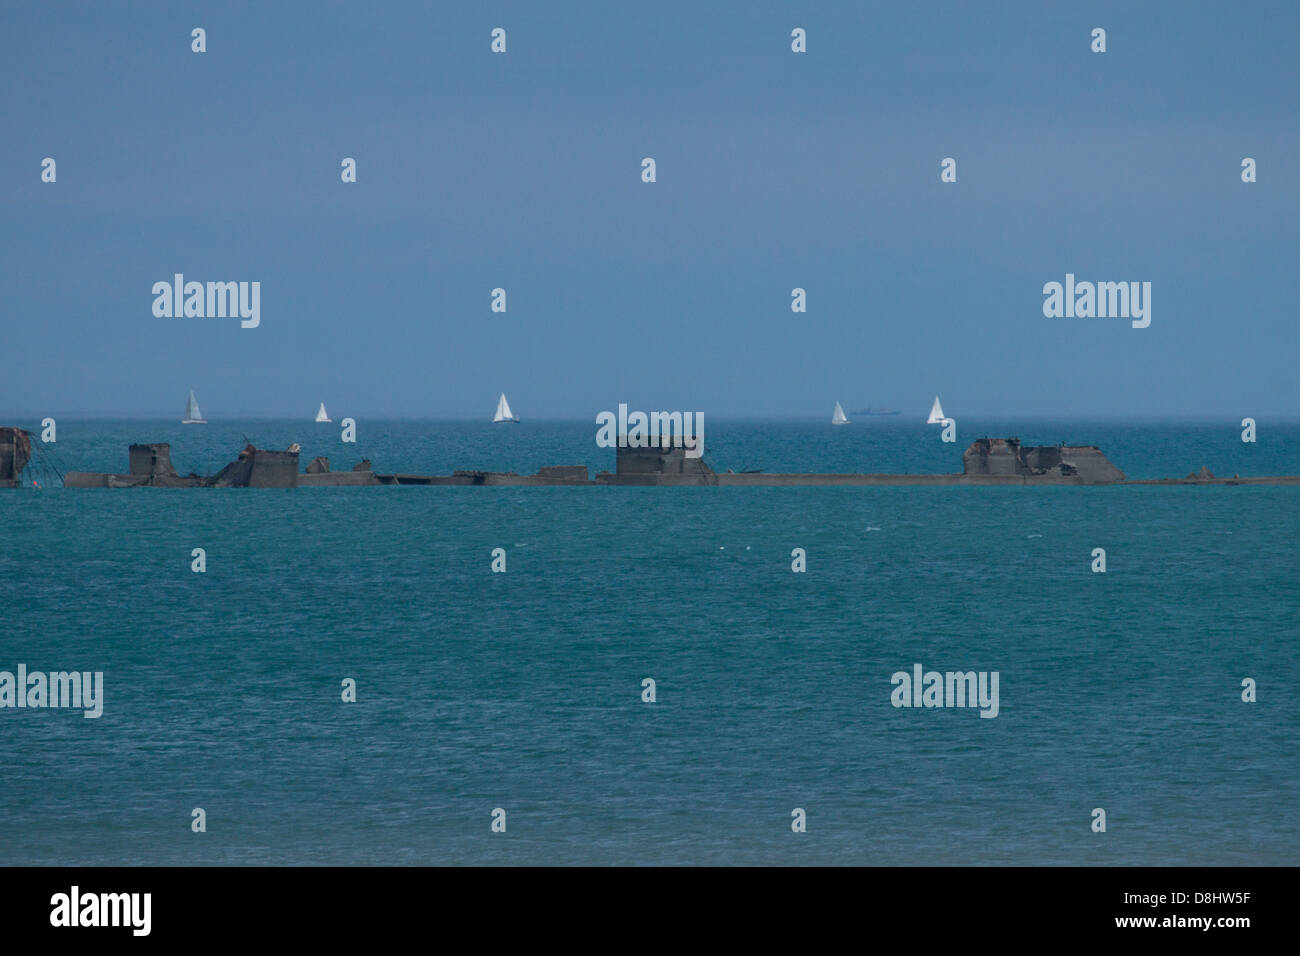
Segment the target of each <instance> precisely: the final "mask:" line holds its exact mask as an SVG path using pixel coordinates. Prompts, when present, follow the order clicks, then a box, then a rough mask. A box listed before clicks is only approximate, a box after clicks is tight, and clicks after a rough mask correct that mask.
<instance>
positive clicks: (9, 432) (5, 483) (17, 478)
mask: <svg viewBox="0 0 1300 956" xmlns="http://www.w3.org/2000/svg"><path fill="white" fill-rule="evenodd" d="M31 460H32V433H31V432H29V431H24V430H23V429H21V428H13V427H4V428H0V488H17V487H18V485H19V483H20V482H21V480H22V473H23V469H24V468H26V467H27V463H28V462H29V461H31Z"/></svg>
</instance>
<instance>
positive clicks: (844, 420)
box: [831, 402, 849, 425]
mask: <svg viewBox="0 0 1300 956" xmlns="http://www.w3.org/2000/svg"><path fill="white" fill-rule="evenodd" d="M848 423H849V416H847V415H845V414H844V408H843V406H841V405H840V403H839V402H836V403H835V411H834V413H832V415H831V424H832V425H847V424H848Z"/></svg>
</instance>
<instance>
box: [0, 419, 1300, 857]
mask: <svg viewBox="0 0 1300 956" xmlns="http://www.w3.org/2000/svg"><path fill="white" fill-rule="evenodd" d="M24 424H26V425H27V427H35V423H34V422H33V423H24ZM709 426H710V428H711V431H709V432H707V434H706V458H708V459H709V460H710V462H711V463H712V464H713V465H714V466H715V467H718V468H723V469H725V468H727V467H733V468H735V469H736V470H744V469H749V468H765V469H768V470H801V471H802V470H811V471H954V470H959V468H960V464H959V462H960V449H961V448H962V447H964V445H965V443H966V442H967V441H968V440H969V439H970V438H973V437H977V436H978V435H981V434H986V433H987V434H994V435H1000V434H1007V433H1011V434H1017V433H1018V434H1020V436H1021V437H1022V438H1023V439H1024V440H1025V441H1026V442H1030V443H1033V442H1053V441H1057V440H1066V441H1070V442H1080V443H1084V442H1086V443H1095V444H1098V445H1100V446H1101V447H1102V448H1103V450H1105V451H1106V452H1107V453H1108V454H1109V455H1110V457H1111V458H1112V460H1113V461H1115V463H1116V464H1118V465H1119V466H1120V467H1121V468H1123V469H1124V470H1125V471H1126V472H1127V473H1128V474H1129V475H1130V477H1162V476H1166V475H1167V476H1181V475H1183V474H1186V473H1187V472H1189V471H1193V470H1195V469H1196V468H1199V467H1200V466H1201V465H1203V464H1204V465H1208V466H1209V467H1210V468H1211V470H1213V471H1215V472H1216V473H1218V474H1232V473H1234V472H1238V473H1240V474H1243V475H1247V474H1272V473H1287V474H1296V473H1300V454H1297V452H1296V449H1298V448H1300V427H1297V426H1296V425H1294V424H1292V425H1277V426H1273V427H1271V428H1261V434H1260V441H1259V443H1257V444H1255V445H1246V444H1243V443H1242V442H1241V441H1240V427H1239V426H1237V423H1236V421H1233V420H1228V421H1226V422H1219V423H1214V422H1201V423H1104V422H1102V423H1096V422H1094V423H1086V422H1076V423H1067V424H1065V425H1060V424H1049V423H1033V422H1029V423H1023V422H1022V423H1001V422H988V423H973V424H972V425H966V424H965V423H963V425H962V426H961V428H962V431H963V434H962V435H961V436H960V438H961V441H960V442H959V443H958V444H957V445H955V446H954V445H944V444H942V443H940V442H939V441H938V440H937V431H936V430H934V429H927V428H924V427H923V426H919V425H913V424H910V423H896V422H883V423H876V422H869V423H857V422H855V423H854V425H852V426H849V427H847V428H843V429H831V428H830V427H829V425H827V424H825V423H812V422H772V423H757V422H734V423H727V422H721V423H716V424H715V423H712V422H710V423H709ZM593 434H594V426H593V425H588V424H586V423H576V422H575V423H539V422H533V423H530V422H525V423H523V424H522V425H518V426H499V427H495V428H494V427H492V426H489V425H486V424H481V423H456V422H375V423H372V422H361V423H359V428H358V438H359V440H358V444H357V445H356V446H355V447H354V446H350V445H343V444H341V443H340V442H339V441H338V425H337V424H335V425H332V426H315V425H311V424H302V423H290V422H246V423H232V424H226V425H218V424H213V425H210V426H206V427H197V426H195V427H190V428H185V429H182V428H181V426H179V425H173V424H171V423H161V422H158V423H141V422H60V424H59V433H58V438H59V441H58V443H57V444H56V445H55V446H54V451H55V454H56V455H57V457H58V460H59V461H60V462H62V464H63V465H64V466H66V467H70V468H75V469H77V470H114V471H125V470H126V444H127V443H128V442H130V441H149V440H165V441H171V442H172V443H173V453H172V457H173V460H174V462H175V464H176V465H177V467H178V468H179V469H180V470H182V471H189V470H191V469H193V470H196V471H199V472H202V473H211V472H214V471H216V470H217V468H219V467H220V466H221V465H222V464H223V463H224V462H225V461H227V460H229V459H230V458H231V457H233V455H234V452H235V451H237V450H238V448H239V447H240V446H241V445H242V443H243V438H244V437H247V438H249V439H251V440H253V441H255V442H256V443H257V444H258V445H260V446H266V447H284V446H285V445H287V444H288V442H290V441H299V442H301V443H302V445H303V455H304V459H305V458H307V457H310V456H311V455H315V454H328V455H330V457H331V460H332V461H333V462H334V463H335V467H350V466H351V465H352V464H353V463H355V461H356V460H358V459H359V458H360V457H361V456H362V455H363V454H364V455H367V456H369V457H370V458H371V459H372V460H373V461H374V463H375V467H376V469H377V470H380V471H426V472H448V471H450V470H452V469H453V468H461V467H467V468H506V469H511V470H516V471H520V472H527V471H532V470H534V469H535V468H536V467H538V466H540V465H543V464H569V463H581V462H587V463H588V464H590V465H591V466H592V468H593V470H594V469H595V468H612V467H613V462H612V453H611V452H608V451H606V450H602V449H597V448H596V447H595V445H594V442H593V441H592V436H593ZM0 520H3V524H4V528H5V531H4V537H3V540H2V541H0V587H2V588H3V594H4V597H5V599H6V600H5V606H6V608H7V611H8V613H7V615H6V618H7V621H6V626H5V627H4V629H3V631H2V633H0V670H9V671H13V670H15V669H16V667H17V665H18V664H19V663H24V664H26V665H27V667H28V668H29V669H30V670H50V671H52V670H65V669H77V670H95V671H102V672H103V673H104V682H105V703H104V713H103V716H102V717H100V718H99V719H97V720H87V719H84V718H82V717H81V716H80V714H79V712H74V711H60V710H53V709H45V710H32V709H23V710H16V709H4V710H0V758H2V764H0V765H2V766H3V767H4V768H5V769H4V786H3V789H2V790H0V863H4V864H33V863H40V864H137V863H144V864H156V863H180V864H185V863H194V864H231V863H366V864H385V863H402V864H437V863H456V864H466V863H491V864H507V863H542V864H553V863H554V864H567V863H595V864H611V863H614V864H644V863H672V864H681V863H711V864H717V863H746V864H747V863H831V864H835V863H864V864H913V863H915V864H936V865H945V864H962V863H992V864H999V863H1024V864H1072V863H1077V864H1229V863H1231V864H1254V863H1271V864H1294V863H1295V862H1296V861H1297V852H1298V851H1300V818H1298V814H1297V807H1300V782H1298V779H1300V773H1298V770H1300V744H1298V743H1297V734H1298V732H1300V712H1298V704H1297V696H1296V693H1295V689H1296V687H1298V686H1300V651H1298V650H1297V640H1298V639H1300V625H1297V621H1296V618H1297V610H1298V609H1300V586H1298V585H1297V582H1296V542H1297V540H1300V488H1287V487H1209V488H1207V487H1169V488H1157V487H1132V488H1123V487H1099V488H907V487H898V488H872V487H865V488H748V489H740V488H508V487H499V488H428V487H393V488H388V487H384V488H352V489H305V488H302V489H294V490H281V491H249V490H180V491H173V490H160V489H137V490H116V491H107V490H102V491H72V490H66V491H65V490H62V489H59V488H57V487H51V486H49V485H48V484H47V485H46V486H45V487H42V488H40V489H33V488H31V487H27V488H24V489H20V490H16V491H10V492H0ZM196 547H201V548H203V549H205V551H206V556H207V570H206V572H205V573H203V574H196V573H193V572H192V571H191V570H190V562H191V550H192V549H193V548H196ZM498 547H500V548H504V549H505V550H506V553H507V568H508V570H507V571H506V573H504V574H494V573H492V572H491V570H490V564H491V552H492V550H493V549H494V548H498ZM1098 547H1101V548H1105V549H1106V553H1107V565H1108V568H1107V572H1106V573H1105V574H1094V573H1092V571H1091V570H1090V564H1091V561H1092V559H1091V552H1092V550H1093V549H1094V548H1098ZM794 548H804V549H806V551H807V568H808V570H807V572H806V573H804V574H794V573H792V572H791V550H792V549H794ZM914 663H920V664H922V665H923V666H924V667H925V668H926V669H934V670H940V671H947V670H962V671H966V670H976V671H998V672H999V675H1000V712H999V714H998V716H997V717H996V718H995V719H981V718H980V717H979V714H978V711H977V710H975V709H960V708H952V709H911V708H895V707H894V706H892V705H891V701H890V695H891V691H892V690H893V686H892V684H891V682H890V678H891V675H892V674H893V673H894V672H896V671H900V670H901V671H910V670H911V668H912V665H913V664H914ZM348 677H350V678H353V679H355V680H356V683H357V697H358V699H357V701H356V703H347V704H345V703H343V702H342V701H341V699H340V682H341V681H342V680H343V679H344V678H348ZM647 677H649V678H653V679H654V680H655V681H656V687H657V700H656V702H655V703H653V704H650V703H644V702H643V701H642V699H641V693H642V680H643V679H644V678H647ZM1245 678H1253V679H1254V680H1256V681H1257V682H1258V698H1259V699H1258V702H1257V703H1253V704H1250V703H1243V702H1242V699H1241V685H1242V681H1243V679H1245ZM196 807H202V808H204V810H205V811H206V814H207V832H206V833H202V834H198V833H193V832H191V828H190V821H191V811H192V810H193V808H196ZM498 807H500V808H504V809H505V810H506V811H507V830H506V832H505V833H493V832H492V831H491V826H490V825H491V813H492V811H493V809H494V808H498ZM1098 807H1101V808H1104V809H1105V810H1106V813H1107V817H1108V820H1107V823H1108V828H1107V832H1105V833H1094V832H1092V830H1091V829H1090V824H1091V821H1092V811H1093V809H1094V808H1098ZM794 808H803V809H804V810H805V811H806V813H807V821H808V824H807V832H806V833H802V834H797V833H793V832H792V831H791V827H790V822H791V811H792V810H793V809H794Z"/></svg>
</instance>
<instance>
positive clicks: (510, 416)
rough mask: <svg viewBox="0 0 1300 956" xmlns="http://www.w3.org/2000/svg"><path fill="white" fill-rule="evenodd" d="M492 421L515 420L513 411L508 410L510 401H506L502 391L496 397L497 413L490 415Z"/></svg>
mask: <svg viewBox="0 0 1300 956" xmlns="http://www.w3.org/2000/svg"><path fill="white" fill-rule="evenodd" d="M492 421H494V422H517V421H519V419H517V418H515V415H514V412H512V411H510V403H509V402H507V401H506V393H505V392H502V393H501V397H500V398H499V399H497V413H496V414H495V415H493V416H492Z"/></svg>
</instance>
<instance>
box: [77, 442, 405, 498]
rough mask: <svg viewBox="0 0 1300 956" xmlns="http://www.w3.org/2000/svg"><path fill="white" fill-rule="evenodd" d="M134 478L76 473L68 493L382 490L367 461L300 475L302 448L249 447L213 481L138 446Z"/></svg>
mask: <svg viewBox="0 0 1300 956" xmlns="http://www.w3.org/2000/svg"><path fill="white" fill-rule="evenodd" d="M127 467H128V469H129V470H128V472H127V473H126V474H124V475H121V474H104V473H102V472H89V471H70V472H68V473H67V474H66V475H64V476H63V487H65V488H297V487H299V486H305V487H339V486H348V485H377V484H379V481H378V479H376V478H375V475H374V473H373V472H372V471H371V470H370V462H369V461H363V462H361V463H360V464H359V465H357V467H356V468H354V469H353V470H352V471H343V472H331V471H330V470H329V459H328V458H316V459H315V460H313V461H312V463H311V465H310V466H308V470H307V473H306V474H301V475H300V474H298V448H297V446H296V445H295V446H294V447H292V448H290V449H289V450H288V451H270V450H268V449H265V448H256V447H254V446H253V445H251V444H250V445H248V446H247V447H245V448H244V450H243V451H241V452H240V453H239V457H237V458H236V459H235V460H234V461H232V462H231V463H230V464H228V465H226V466H225V467H224V468H222V469H221V470H220V471H219V472H217V473H216V474H215V475H212V476H211V477H204V476H202V475H199V474H196V473H193V472H191V473H190V474H188V475H178V474H177V473H176V469H175V468H174V467H172V461H171V446H170V445H169V444H167V443H166V442H154V443H149V444H139V445H132V446H131V447H130V448H129V449H128V454H127Z"/></svg>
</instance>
